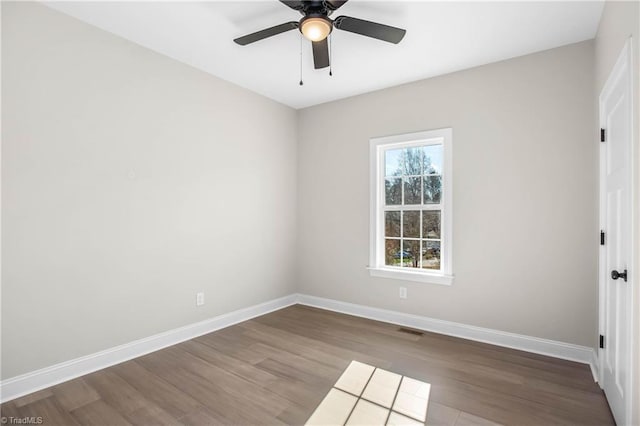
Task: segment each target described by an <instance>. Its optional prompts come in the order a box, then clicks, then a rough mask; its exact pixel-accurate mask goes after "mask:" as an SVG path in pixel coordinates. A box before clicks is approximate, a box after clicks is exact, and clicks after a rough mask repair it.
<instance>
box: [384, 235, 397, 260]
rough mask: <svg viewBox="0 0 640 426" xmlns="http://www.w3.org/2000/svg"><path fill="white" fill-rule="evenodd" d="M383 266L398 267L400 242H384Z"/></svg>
mask: <svg viewBox="0 0 640 426" xmlns="http://www.w3.org/2000/svg"><path fill="white" fill-rule="evenodd" d="M384 264H385V265H391V266H400V240H384Z"/></svg>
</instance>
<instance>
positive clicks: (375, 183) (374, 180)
mask: <svg viewBox="0 0 640 426" xmlns="http://www.w3.org/2000/svg"><path fill="white" fill-rule="evenodd" d="M452 134H453V131H452V129H450V128H446V129H437V130H427V131H423V132H416V133H408V134H402V135H394V136H385V137H380V138H372V139H371V140H370V141H369V147H370V166H369V167H370V189H371V199H370V211H371V212H370V214H371V216H370V222H369V224H370V235H369V268H368V269H369V273H370V275H371V276H375V277H382V278H395V279H399V280H408V281H418V282H425V283H432V284H443V285H451V284H452V283H453V278H454V276H453V262H452V253H453V244H452V243H453V240H452V237H453V233H452V213H453V210H452V208H453V203H452V200H453V194H452V189H453V188H452V187H453V185H452V183H453V182H452V180H453V179H452V170H453V168H452V158H451V157H452V155H451V154H452V152H451V151H452V146H451V145H452ZM439 144H442V149H443V153H442V161H443V165H442V169H443V170H442V197H441V200H440V208H441V216H440V226H441V230H440V239H441V240H440V241H441V242H440V244H441V245H440V265H441V268H440V271H433V270H428V269H415V268H400V267H397V266H387V265H385V264H384V206H385V194H384V178H385V176H384V175H385V164H384V153H385V151H386V150H390V149H398V148H408V147H412V146H422V145H439Z"/></svg>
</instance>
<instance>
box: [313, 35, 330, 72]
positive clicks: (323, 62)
mask: <svg viewBox="0 0 640 426" xmlns="http://www.w3.org/2000/svg"><path fill="white" fill-rule="evenodd" d="M311 45H312V46H313V66H314V68H315V69H320V68H326V67H328V66H329V44H328V43H327V39H326V38H325V39H324V40H321V41H314V42H313V43H311Z"/></svg>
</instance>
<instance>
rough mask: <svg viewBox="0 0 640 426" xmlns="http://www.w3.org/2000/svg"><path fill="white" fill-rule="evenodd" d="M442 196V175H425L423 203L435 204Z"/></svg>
mask: <svg viewBox="0 0 640 426" xmlns="http://www.w3.org/2000/svg"><path fill="white" fill-rule="evenodd" d="M440 198H442V176H425V178H424V203H425V204H437V203H439V202H440Z"/></svg>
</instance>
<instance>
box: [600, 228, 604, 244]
mask: <svg viewBox="0 0 640 426" xmlns="http://www.w3.org/2000/svg"><path fill="white" fill-rule="evenodd" d="M600 245H601V246H603V245H604V231H600Z"/></svg>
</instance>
